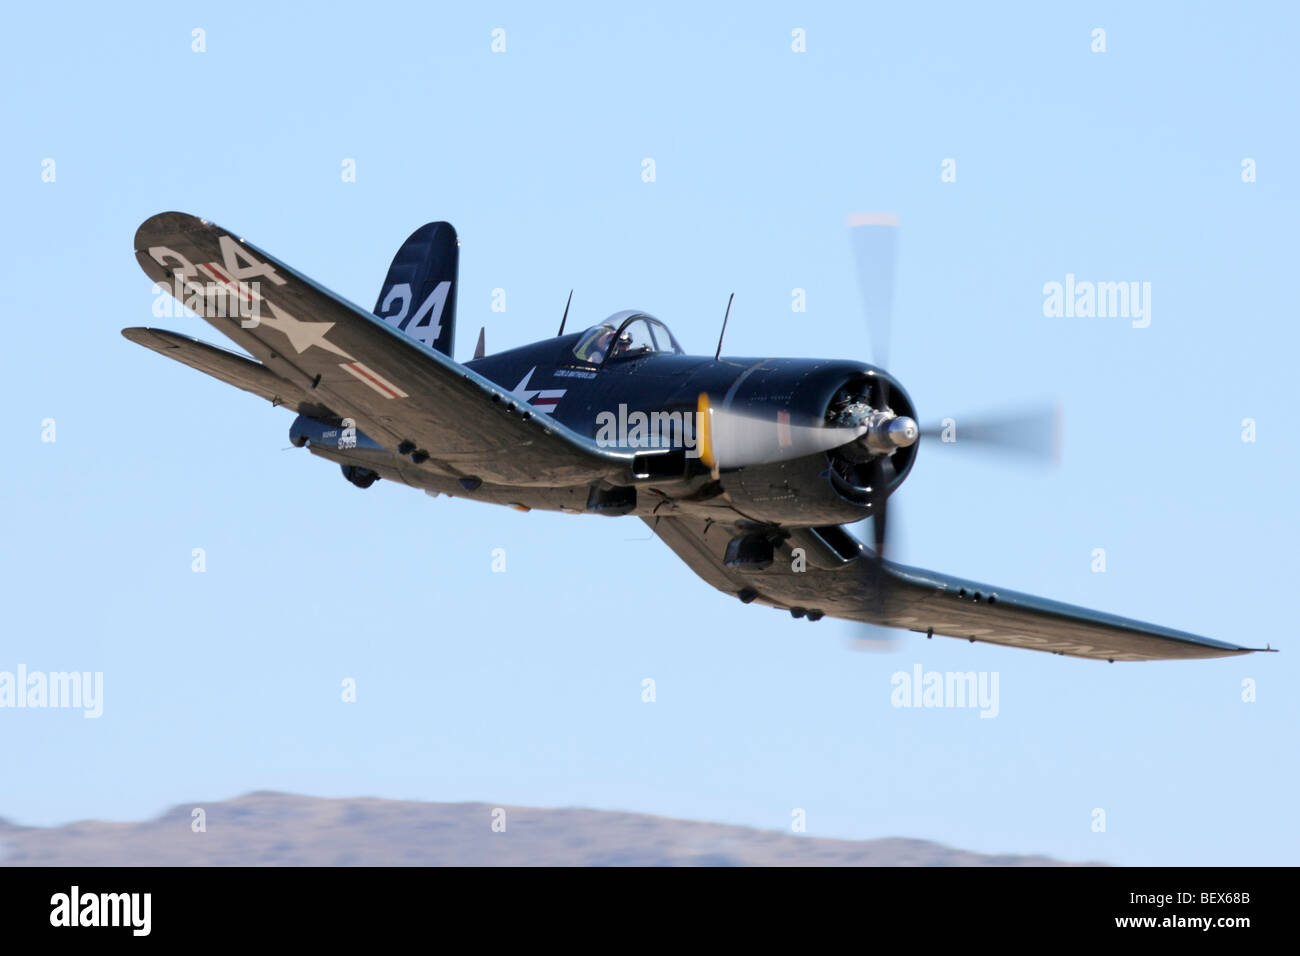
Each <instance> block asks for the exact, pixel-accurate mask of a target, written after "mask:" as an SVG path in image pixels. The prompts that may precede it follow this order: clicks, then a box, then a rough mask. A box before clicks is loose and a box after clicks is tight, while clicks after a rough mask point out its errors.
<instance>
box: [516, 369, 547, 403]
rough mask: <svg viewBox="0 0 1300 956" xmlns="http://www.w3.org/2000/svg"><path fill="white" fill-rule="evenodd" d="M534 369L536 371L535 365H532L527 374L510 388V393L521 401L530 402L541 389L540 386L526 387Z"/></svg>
mask: <svg viewBox="0 0 1300 956" xmlns="http://www.w3.org/2000/svg"><path fill="white" fill-rule="evenodd" d="M536 371H537V366H536V365H534V366H533V367H532V368H530V369H529V370H528V374H527V375H525V376H524V377H523V378H521V379H520V380H519V384H518V385H516V386H515V387H514V388H512V389H511V390H510V394H511V395H513V396H514V397H515V398H517V399H519V400H520V401H521V402H531V401H532V400H533V399H534V398H536V397H537V395H538V393H539V392H540V391H541V389H540V388H533V389H530V388H529V387H528V380H529V379H530V378H532V377H533V373H534V372H536Z"/></svg>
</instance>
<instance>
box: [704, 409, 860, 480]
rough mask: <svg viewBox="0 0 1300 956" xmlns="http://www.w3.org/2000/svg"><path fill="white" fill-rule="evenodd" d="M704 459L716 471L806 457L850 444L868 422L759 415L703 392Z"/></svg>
mask: <svg viewBox="0 0 1300 956" xmlns="http://www.w3.org/2000/svg"><path fill="white" fill-rule="evenodd" d="M698 412H699V417H698V421H699V422H700V426H699V436H698V440H699V451H700V461H701V462H703V463H704V465H705V466H706V467H708V468H710V469H712V470H713V471H714V473H715V474H716V473H717V472H718V471H719V470H720V469H723V468H744V467H746V466H748V465H763V464H767V463H768V462H773V461H782V460H784V459H787V458H802V457H803V456H805V455H813V454H816V453H817V452H820V451H830V450H831V449H832V448H838V447H839V446H840V445H847V444H848V443H849V442H851V441H855V440H857V439H858V438H860V437H861V436H862V435H864V434H865V433H866V432H867V428H866V426H865V425H859V426H853V427H833V426H828V425H806V424H798V423H795V422H791V421H789V420H788V419H784V420H783V419H781V418H771V419H766V418H758V417H756V416H754V415H751V414H746V413H743V412H735V411H730V410H728V409H726V408H718V407H716V406H714V405H713V403H712V401H711V400H710V398H709V396H708V395H707V394H706V393H704V392H701V393H700V397H699V403H698Z"/></svg>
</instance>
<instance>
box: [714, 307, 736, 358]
mask: <svg viewBox="0 0 1300 956" xmlns="http://www.w3.org/2000/svg"><path fill="white" fill-rule="evenodd" d="M735 298H736V293H734V292H733V293H731V297H730V298H728V299H727V311H726V313H725V314H724V315H723V316H722V331H721V332H720V333H719V334H718V350H717V351H716V352H714V353H713V357H714V359H719V358H721V357H722V339H723V337H725V336H726V334H727V319H729V318H731V303H732V301H733V300H734V299H735Z"/></svg>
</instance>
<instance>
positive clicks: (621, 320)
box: [573, 311, 682, 365]
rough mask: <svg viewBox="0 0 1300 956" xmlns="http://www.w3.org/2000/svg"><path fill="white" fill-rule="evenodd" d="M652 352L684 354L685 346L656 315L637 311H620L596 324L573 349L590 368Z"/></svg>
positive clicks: (583, 334) (579, 339) (575, 354)
mask: <svg viewBox="0 0 1300 956" xmlns="http://www.w3.org/2000/svg"><path fill="white" fill-rule="evenodd" d="M652 352H667V353H669V354H671V355H681V354H682V347H681V346H680V345H678V344H677V340H676V339H675V338H673V334H672V333H671V332H669V331H668V326H666V325H664V324H663V323H662V322H660V321H659V320H658V319H656V318H655V317H654V316H653V315H646V314H645V313H644V312H635V311H629V312H616V313H614V314H613V315H611V316H610V317H609V318H608V319H606V320H605V321H604V322H602V323H600V325H593V326H592V327H591V328H589V329H588V330H587V331H585V332H583V333H582V335H581V336H579V337H578V344H577V345H575V346H574V347H573V355H574V357H575V358H576V359H577V360H578V361H579V362H586V363H587V364H588V365H602V364H604V363H605V361H606V360H617V359H623V358H633V357H638V356H642V355H649V354H650V353H652Z"/></svg>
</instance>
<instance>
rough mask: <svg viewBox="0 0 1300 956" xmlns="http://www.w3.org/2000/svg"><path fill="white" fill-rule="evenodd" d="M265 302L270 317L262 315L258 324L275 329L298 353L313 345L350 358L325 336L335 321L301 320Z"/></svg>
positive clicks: (349, 356)
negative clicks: (269, 309) (269, 311)
mask: <svg viewBox="0 0 1300 956" xmlns="http://www.w3.org/2000/svg"><path fill="white" fill-rule="evenodd" d="M266 304H267V305H269V306H270V307H271V315H272V317H271V318H269V319H268V318H267V317H266V316H262V317H261V319H260V321H259V322H258V324H259V325H265V326H266V327H267V328H268V329H275V331H277V332H279V333H280V334H281V335H283V336H284V337H285V338H287V339H288V340H289V344H290V345H292V346H293V347H294V350H295V351H296V352H297V353H298V354H299V355H301V354H302V353H303V352H305V351H307V349H309V348H311V347H312V346H313V345H314V346H316V347H317V348H321V349H324V350H325V351H327V352H333V353H334V354H335V355H341V356H343V357H344V358H346V359H350V358H352V356H351V355H349V354H348V353H347V352H345V351H343V350H342V349H341V348H339V347H338V346H337V345H335V344H334V343H333V342H331V341H329V340H328V339H326V338H325V333H326V332H328V331H329V330H330V329H332V328H334V324H335V323H333V322H303V321H301V320H299V319H296V318H294V317H293V316H292V315H290V314H289V313H288V312H285V311H284V310H283V309H281V308H280V307H279V306H277V305H276V304H275V303H274V302H271V301H269V300H268V301H267V302H266Z"/></svg>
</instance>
